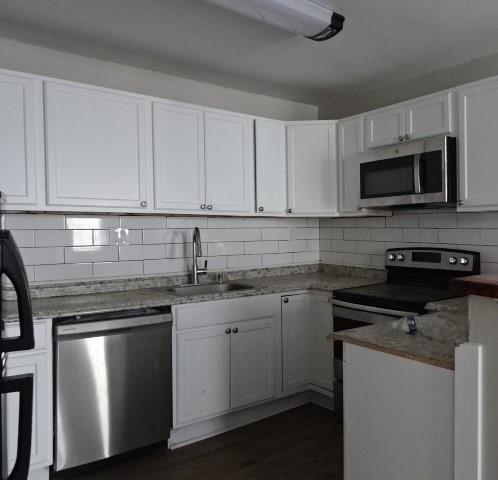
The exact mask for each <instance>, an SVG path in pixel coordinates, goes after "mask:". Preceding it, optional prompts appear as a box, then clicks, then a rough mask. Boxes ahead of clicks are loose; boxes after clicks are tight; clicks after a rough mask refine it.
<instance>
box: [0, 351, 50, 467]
mask: <svg viewBox="0 0 498 480" xmlns="http://www.w3.org/2000/svg"><path fill="white" fill-rule="evenodd" d="M51 371H52V370H51V356H50V354H49V353H48V352H44V353H39V354H29V355H21V354H16V355H9V359H8V362H7V375H8V376H14V375H22V374H26V373H32V374H34V388H33V427H32V440H31V468H32V469H38V468H40V467H45V466H48V465H51V464H52V441H53V438H52V394H51V392H52V374H51ZM6 397H7V399H6V408H7V452H8V464H9V469H11V468H12V467H13V466H14V461H15V458H16V450H17V431H18V421H19V420H18V419H19V394H7V395H6Z"/></svg>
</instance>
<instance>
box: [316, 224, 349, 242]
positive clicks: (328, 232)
mask: <svg viewBox="0 0 498 480" xmlns="http://www.w3.org/2000/svg"><path fill="white" fill-rule="evenodd" d="M320 238H328V239H331V240H343V239H344V229H343V228H334V227H320Z"/></svg>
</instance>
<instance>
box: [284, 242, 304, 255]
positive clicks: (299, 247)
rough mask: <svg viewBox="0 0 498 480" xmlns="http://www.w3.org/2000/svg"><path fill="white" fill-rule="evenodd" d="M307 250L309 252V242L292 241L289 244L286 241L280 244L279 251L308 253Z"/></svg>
mask: <svg viewBox="0 0 498 480" xmlns="http://www.w3.org/2000/svg"><path fill="white" fill-rule="evenodd" d="M307 250H308V241H307V240H291V241H289V242H286V241H279V242H278V251H279V252H280V253H288V252H291V253H293V252H306V251H307Z"/></svg>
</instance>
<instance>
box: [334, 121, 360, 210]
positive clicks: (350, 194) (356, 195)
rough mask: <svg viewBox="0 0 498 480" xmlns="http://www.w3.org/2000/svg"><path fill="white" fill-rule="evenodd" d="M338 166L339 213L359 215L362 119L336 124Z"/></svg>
mask: <svg viewBox="0 0 498 480" xmlns="http://www.w3.org/2000/svg"><path fill="white" fill-rule="evenodd" d="M337 143H338V152H339V156H338V164H339V181H338V187H339V212H340V213H359V210H360V207H359V201H360V161H359V160H360V158H359V155H360V153H361V152H362V151H363V117H354V118H350V119H347V120H341V121H339V122H338V124H337Z"/></svg>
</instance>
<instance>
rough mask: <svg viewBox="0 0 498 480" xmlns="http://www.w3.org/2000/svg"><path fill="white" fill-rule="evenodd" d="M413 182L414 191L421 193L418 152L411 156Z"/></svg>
mask: <svg viewBox="0 0 498 480" xmlns="http://www.w3.org/2000/svg"><path fill="white" fill-rule="evenodd" d="M413 182H414V190H415V193H422V179H421V177H420V154H419V153H417V154H415V156H414V158H413Z"/></svg>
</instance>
